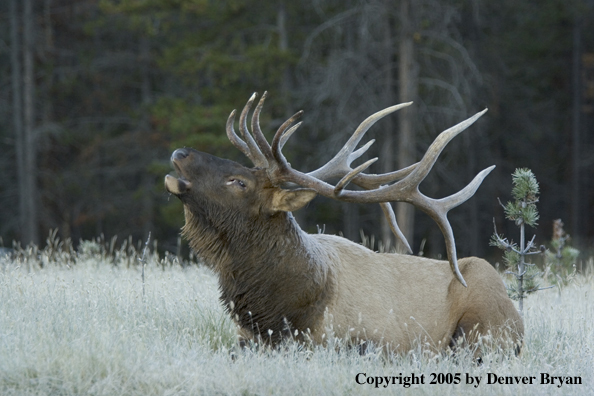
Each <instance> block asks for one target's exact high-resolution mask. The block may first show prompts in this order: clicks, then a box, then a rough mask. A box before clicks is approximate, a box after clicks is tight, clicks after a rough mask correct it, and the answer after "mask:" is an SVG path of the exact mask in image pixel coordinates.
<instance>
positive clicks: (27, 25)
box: [0, 0, 594, 257]
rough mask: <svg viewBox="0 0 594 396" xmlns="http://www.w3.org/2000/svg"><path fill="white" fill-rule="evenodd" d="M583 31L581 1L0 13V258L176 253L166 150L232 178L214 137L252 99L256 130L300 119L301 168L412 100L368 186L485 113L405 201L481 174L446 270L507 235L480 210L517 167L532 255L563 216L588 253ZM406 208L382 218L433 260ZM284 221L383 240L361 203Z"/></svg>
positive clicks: (589, 98) (379, 133)
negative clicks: (79, 248) (104, 245)
mask: <svg viewBox="0 0 594 396" xmlns="http://www.w3.org/2000/svg"><path fill="white" fill-rule="evenodd" d="M593 27H594V1H592V0H572V1H567V0H543V1H539V2H534V1H528V0H513V1H512V0H502V1H497V2H488V1H484V0H451V1H437V0H418V1H413V0H398V1H396V0H394V1H389V0H367V1H354V0H340V1H339V0H304V1H300V2H288V1H282V0H279V1H268V2H262V1H252V0H246V1H238V0H224V1H223V0H217V1H208V0H122V1H115V0H101V1H98V0H38V1H33V0H9V1H4V2H0V237H1V240H0V242H1V244H3V245H4V246H11V244H12V241H13V240H15V241H19V242H20V243H21V244H22V245H23V246H24V245H27V244H28V243H31V242H33V243H36V244H43V241H44V239H45V236H46V235H47V234H48V232H49V230H50V229H57V230H58V231H57V232H58V235H59V236H60V237H61V238H63V239H66V238H71V239H72V240H73V241H74V242H75V243H77V241H79V240H81V239H91V238H94V237H97V236H99V235H104V236H105V238H112V237H113V236H116V235H117V236H118V237H119V238H121V239H125V238H128V236H132V238H133V239H134V240H138V241H141V240H146V238H147V235H148V234H149V232H150V233H151V235H152V237H153V238H154V239H156V240H158V241H159V246H160V248H161V249H165V250H168V251H172V252H176V251H177V249H178V242H177V240H178V238H177V236H178V234H179V228H180V227H181V225H183V210H182V208H181V205H180V203H179V201H178V200H177V199H175V198H172V197H170V196H169V195H168V194H167V193H166V191H165V189H164V187H163V177H164V175H165V174H167V173H169V172H172V169H171V166H170V164H169V157H170V155H171V152H172V150H173V149H175V148H178V147H183V146H189V147H193V148H196V149H198V150H201V151H205V152H208V153H211V154H215V155H218V156H221V157H224V158H230V159H233V160H236V161H239V162H241V163H243V164H245V165H248V161H247V159H245V158H243V157H242V155H241V153H239V152H238V151H237V150H236V149H235V148H234V147H233V146H231V144H230V143H229V141H228V140H227V137H226V135H225V122H226V120H227V117H228V115H229V113H230V112H231V110H232V109H236V108H237V109H241V108H242V107H243V105H244V104H245V102H246V101H247V99H248V98H249V96H250V95H251V94H252V92H254V91H257V92H260V93H261V92H263V91H264V90H267V91H268V92H269V99H268V100H267V103H266V106H265V109H264V111H263V114H262V119H261V124H262V126H263V127H264V128H265V132H266V133H272V132H273V131H274V130H275V129H276V127H278V126H279V125H280V124H281V123H282V122H283V121H284V120H285V119H286V118H288V117H289V116H290V115H292V114H293V113H294V112H296V111H297V110H300V109H303V110H304V111H305V115H304V117H303V121H304V123H303V125H302V127H301V128H300V130H299V132H298V133H297V134H296V135H295V136H294V137H293V138H292V139H291V140H290V141H289V143H288V144H287V145H286V146H285V149H284V152H285V154H286V155H287V157H288V159H289V160H290V161H291V163H292V165H293V166H294V167H295V168H297V169H300V170H304V171H310V170H313V169H316V168H317V167H319V166H320V165H321V164H322V163H324V162H325V161H328V160H329V159H330V158H331V157H332V155H333V154H334V153H335V152H336V151H337V150H338V149H339V148H340V147H341V146H342V144H344V142H345V141H346V140H347V139H348V137H349V136H350V134H351V133H352V132H353V131H354V129H355V128H356V126H357V125H358V124H359V123H360V122H361V121H363V119H365V118H366V117H367V116H368V115H370V114H372V113H374V112H376V111H378V110H380V109H382V108H384V107H387V106H390V105H392V104H395V103H399V102H408V101H414V102H415V103H414V105H413V106H412V107H410V108H408V109H406V110H401V111H400V112H399V113H397V114H396V115H394V116H390V117H389V118H387V119H385V120H382V121H381V122H379V123H378V124H376V126H374V127H373V129H372V130H371V131H370V132H369V135H370V138H375V139H376V140H377V142H376V144H375V145H374V146H372V148H371V149H370V152H371V153H370V154H369V156H368V157H366V158H370V157H371V156H379V157H380V161H379V162H378V164H376V165H374V166H376V168H372V169H371V171H372V172H378V173H379V172H384V171H387V170H393V169H396V168H401V167H403V166H406V165H410V164H412V163H413V162H415V161H417V160H419V159H420V158H421V156H422V154H423V153H424V152H425V150H426V148H427V147H428V146H429V144H430V143H431V142H432V141H433V139H434V138H435V137H436V136H437V135H438V133H439V132H441V131H442V130H444V129H446V128H448V127H450V126H452V125H454V124H456V123H458V122H460V121H462V120H464V119H466V118H468V117H470V116H471V115H473V114H474V113H476V112H478V111H480V110H482V109H484V108H489V111H488V112H487V114H486V115H485V116H483V117H482V118H481V119H480V120H479V121H478V122H477V123H475V124H474V125H473V126H472V127H471V128H470V129H469V130H468V131H466V132H464V133H463V134H462V135H461V136H460V137H458V138H457V139H455V140H454V141H452V142H451V143H450V144H449V145H448V147H447V148H446V150H445V151H444V153H443V154H442V155H441V156H440V158H439V160H438V161H437V163H436V165H435V167H434V170H433V171H432V172H431V174H430V176H429V177H428V178H427V179H426V181H425V182H424V183H423V184H422V185H421V191H422V192H424V193H425V194H427V195H429V196H431V197H442V196H446V195H449V194H451V193H453V192H455V191H458V190H460V189H461V188H462V187H463V186H465V185H466V184H467V183H468V182H470V180H471V179H472V178H473V177H474V175H475V174H476V173H478V172H479V171H480V170H481V169H484V168H486V167H487V166H490V165H492V164H495V165H497V168H496V169H495V170H494V171H493V172H492V173H491V174H490V175H489V176H488V177H487V179H486V180H485V182H484V183H483V185H482V186H481V187H480V189H479V190H478V192H477V193H476V195H475V197H474V198H473V199H471V200H470V201H469V202H467V203H465V204H464V205H462V206H461V207H459V208H457V209H455V210H453V211H452V212H451V214H450V215H449V218H450V221H451V223H452V226H453V229H454V234H455V236H456V240H457V247H458V250H459V254H460V256H467V255H477V256H482V257H496V255H497V254H499V253H498V252H497V249H495V248H493V247H489V239H490V235H491V234H492V233H493V218H495V222H496V223H497V226H498V230H501V231H503V232H504V233H506V230H507V228H508V227H514V226H513V224H511V225H508V224H506V223H507V222H506V221H505V219H504V218H503V210H502V209H501V207H500V206H499V202H498V199H497V198H498V197H499V198H501V201H504V202H505V201H507V200H508V199H509V194H510V193H509V191H510V190H511V173H512V172H513V171H514V169H516V168H519V167H526V168H530V169H532V170H533V172H534V174H535V175H536V177H537V178H538V180H539V182H540V185H541V200H540V202H539V204H538V205H539V210H540V214H541V218H540V220H539V230H538V232H537V234H538V237H537V243H538V244H543V243H544V242H545V241H546V240H548V239H550V237H551V232H552V222H553V220H554V219H558V218H561V219H563V221H564V223H565V225H566V230H567V231H568V233H570V234H571V235H572V239H573V241H572V243H573V244H574V245H576V246H578V247H579V248H581V249H583V250H587V251H588V250H590V253H591V250H592V247H594V222H592V221H590V219H592V215H593V210H594V29H593ZM269 136H270V135H269ZM411 208H412V207H410V206H408V205H404V206H399V207H398V209H397V217H398V221H399V224H400V225H401V226H402V228H403V229H404V231H405V234H406V235H407V236H408V239H409V242H411V246H412V248H413V250H414V251H415V253H418V252H419V251H420V250H422V251H423V254H425V255H428V256H432V257H439V256H440V255H441V256H443V255H444V252H445V248H444V243H443V238H442V236H441V233H440V231H439V229H438V228H437V227H436V226H435V224H434V223H433V222H432V221H431V219H429V218H428V217H427V216H426V215H424V214H423V213H420V212H419V211H412V210H411ZM296 215H297V216H298V220H299V222H300V223H301V225H302V226H303V228H304V229H306V230H308V231H310V232H316V230H317V226H319V227H320V228H325V232H327V233H339V232H342V233H343V234H344V235H345V236H346V237H348V238H350V239H352V240H355V241H360V240H361V236H360V232H361V231H362V232H363V234H365V235H368V236H369V235H374V236H375V237H376V240H382V241H384V243H388V242H387V241H388V240H389V239H390V238H391V236H390V233H389V230H388V228H387V227H386V225H385V224H384V222H383V220H381V219H382V214H381V210H380V208H379V206H378V205H354V204H343V203H337V202H333V201H330V200H328V199H325V198H320V197H319V198H316V199H315V200H314V201H313V202H312V203H311V204H310V205H309V206H308V207H307V208H305V209H303V210H301V211H299V212H297V213H296ZM510 230H511V229H510ZM509 233H511V231H510V232H508V234H509ZM538 239H540V241H539V240H538ZM376 248H377V247H376Z"/></svg>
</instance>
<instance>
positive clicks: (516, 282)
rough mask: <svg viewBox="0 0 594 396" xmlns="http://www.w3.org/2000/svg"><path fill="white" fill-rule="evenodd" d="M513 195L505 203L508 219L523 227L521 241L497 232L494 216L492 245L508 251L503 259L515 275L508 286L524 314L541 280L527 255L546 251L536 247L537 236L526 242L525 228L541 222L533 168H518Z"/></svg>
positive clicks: (510, 272)
mask: <svg viewBox="0 0 594 396" xmlns="http://www.w3.org/2000/svg"><path fill="white" fill-rule="evenodd" d="M512 182H513V188H512V196H513V198H514V200H513V201H509V202H508V203H507V204H506V205H503V204H501V201H500V202H499V203H500V204H501V206H503V209H504V212H505V218H506V219H508V220H511V221H513V222H515V224H516V225H517V226H518V227H519V228H520V244H519V245H518V244H516V243H514V242H513V241H511V242H510V241H508V240H507V238H504V237H503V235H500V234H498V233H497V227H496V226H495V219H493V226H494V227H495V233H494V234H493V236H492V238H491V243H490V244H491V246H497V247H498V248H500V249H502V250H503V251H504V254H503V260H504V262H505V264H506V267H507V270H506V274H510V275H512V276H513V277H512V281H511V282H510V284H509V285H508V286H507V290H508V294H509V296H510V298H512V299H514V300H517V301H518V303H519V311H520V314H521V315H523V310H524V298H526V297H527V296H528V294H530V293H534V292H535V291H537V290H540V287H539V285H538V282H537V279H536V278H537V276H538V275H539V272H538V270H537V269H536V267H535V265H534V264H532V263H530V262H527V261H526V257H527V256H531V255H535V254H540V253H542V252H543V251H544V247H541V248H540V249H536V246H535V244H534V239H535V237H536V235H534V236H533V237H532V239H531V240H530V241H529V242H528V243H527V244H526V230H525V227H526V226H527V225H528V226H530V227H533V228H534V227H535V226H536V225H537V224H538V223H537V221H538V217H539V216H538V210H537V208H536V203H537V202H538V194H539V187H538V182H537V181H536V177H534V174H533V173H532V171H531V170H530V169H522V168H520V169H516V171H515V172H514V173H513V174H512Z"/></svg>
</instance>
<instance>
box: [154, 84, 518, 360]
mask: <svg viewBox="0 0 594 396" xmlns="http://www.w3.org/2000/svg"><path fill="white" fill-rule="evenodd" d="M264 97H265V95H264V96H263V97H262V99H261V100H260V103H259V104H258V106H257V107H256V109H255V111H254V114H253V116H252V133H253V135H252V134H251V133H250V131H249V129H248V126H247V116H248V113H249V112H250V110H251V107H252V104H253V101H254V99H255V95H254V96H252V98H251V99H250V100H249V101H248V103H247V105H246V106H245V108H244V110H243V112H242V114H241V117H240V121H239V126H240V131H241V134H242V137H243V138H240V137H239V136H238V135H237V134H236V133H235V130H234V128H233V123H234V118H235V111H234V112H232V113H231V115H230V117H229V121H228V123H227V135H228V136H229V138H230V140H231V142H232V143H233V144H234V145H235V146H236V147H238V148H239V149H240V150H241V151H242V152H243V153H244V154H246V155H247V156H248V157H249V158H250V159H251V160H252V162H253V163H254V165H255V167H254V168H246V167H244V166H242V165H240V164H238V163H236V162H233V161H230V160H226V159H221V158H218V157H215V156H212V155H209V154H206V153H202V152H199V151H196V150H193V149H189V148H183V149H178V150H176V151H175V152H174V153H173V155H172V157H171V161H172V163H173V166H174V168H175V169H176V171H177V173H178V176H179V178H175V177H173V176H171V175H167V176H166V177H165V186H166V189H167V190H168V191H169V192H171V193H172V194H174V195H176V196H177V197H179V199H180V200H181V201H182V203H183V206H184V213H185V220H186V224H185V225H184V227H183V228H182V234H183V235H184V236H185V238H187V240H188V241H189V243H190V246H191V248H192V249H193V250H194V251H195V252H196V253H197V254H198V255H199V256H200V257H201V258H202V260H203V261H204V263H206V264H207V265H208V266H209V267H211V268H212V269H213V270H214V271H215V273H216V274H217V275H218V277H219V286H220V291H221V301H222V303H223V304H224V306H225V307H226V308H227V310H228V311H229V313H230V314H231V316H232V317H233V319H234V320H235V322H236V323H237V325H238V327H239V335H240V337H241V338H243V339H254V340H263V341H264V342H270V343H272V344H277V343H279V342H280V341H282V340H283V339H286V338H289V337H293V338H297V339H302V338H308V339H311V340H313V341H314V342H316V343H323V342H324V339H325V338H326V337H327V336H328V335H329V334H328V333H329V332H331V333H333V335H335V336H338V337H340V338H345V339H347V340H350V341H353V342H355V343H361V342H367V341H372V342H373V343H374V344H375V345H385V346H387V347H388V348H389V349H391V350H394V351H399V352H406V351H408V350H410V349H411V348H412V347H413V346H414V343H415V342H416V341H421V342H422V343H423V344H426V345H429V347H430V348H432V349H434V350H436V351H438V350H443V349H445V348H447V347H448V346H449V345H450V346H451V345H454V344H455V343H456V340H457V338H458V337H460V336H464V337H465V339H466V340H467V341H468V342H471V343H472V342H477V341H478V340H479V338H481V337H483V336H487V335H490V336H491V340H495V341H496V342H497V343H499V344H500V345H502V346H504V347H511V346H515V347H516V348H519V346H520V344H521V339H522V336H523V331H524V328H523V323H522V319H521V317H520V316H519V314H518V312H517V310H516V309H515V307H514V305H513V303H512V302H511V300H510V299H509V298H508V296H507V293H506V290H505V287H504V285H503V282H502V281H501V278H500V277H499V275H498V274H497V272H496V271H495V270H494V269H493V267H492V266H491V265H490V264H489V263H487V262H486V261H484V260H482V259H479V258H474V257H473V258H465V259H461V260H459V261H458V260H457V258H456V250H455V243H454V237H453V233H452V230H451V227H450V225H449V222H448V220H447V218H446V214H447V212H448V210H449V209H451V208H453V207H455V206H458V205H459V204H461V203H462V202H464V201H466V200H467V199H468V198H470V197H471V196H472V195H473V194H474V192H475V191H476V189H477V188H478V186H479V185H480V183H481V182H482V180H483V179H484V177H486V175H487V174H488V173H489V172H490V170H491V169H492V168H493V167H491V168H488V169H486V170H484V171H483V172H481V173H479V174H478V175H477V176H476V177H475V179H474V180H473V181H472V182H471V183H470V184H469V185H468V186H467V187H466V188H464V189H463V190H461V191H460V192H458V193H456V194H454V195H452V196H450V197H446V198H443V199H440V200H435V199H432V198H429V197H426V196H424V195H423V194H421V193H420V192H419V190H418V185H419V183H420V182H421V181H422V180H423V179H424V178H425V176H426V175H427V173H428V172H429V170H430V169H431V167H432V166H433V164H434V163H435V161H436V159H437V156H438V155H439V153H440V152H441V150H442V149H443V147H445V145H446V144H447V143H448V142H449V141H450V140H451V139H452V138H453V137H454V136H456V135H457V134H458V133H460V132H461V131H462V130H464V129H465V128H466V127H468V126H469V125H470V124H472V123H473V122H474V121H475V120H476V119H477V118H478V117H479V116H480V115H481V114H482V113H479V114H477V115H476V116H474V117H472V118H470V119H468V120H466V121H464V122H462V123H460V124H458V125H456V126H455V127H452V128H450V129H449V130H446V131H444V132H443V133H442V134H440V135H439V136H438V137H437V138H436V140H435V142H434V143H433V144H432V145H431V146H430V148H429V150H428V151H427V153H426V154H425V156H424V157H423V159H422V160H421V161H420V162H418V163H417V164H414V165H411V166H410V167H408V168H405V169H403V170H399V171H395V172H391V173H386V174H381V175H374V174H366V173H363V172H364V170H365V169H366V168H367V167H368V166H369V165H370V164H371V163H372V162H373V161H374V160H375V159H374V160H370V161H367V162H366V163H365V164H363V165H361V166H359V167H357V168H355V169H352V168H351V167H350V164H351V162H352V161H353V160H355V159H356V158H358V157H359V156H361V155H362V154H363V153H364V152H365V151H366V150H367V148H369V146H370V144H371V143H372V142H370V143H368V144H366V145H364V146H363V147H362V148H360V149H358V150H355V147H356V146H357V145H358V143H359V141H360V140H361V138H362V137H363V135H364V134H365V132H366V131H367V130H368V129H369V128H370V127H371V126H372V125H373V124H374V123H375V122H376V121H377V120H379V119H380V118H381V117H383V116H385V115H387V114H389V113H391V112H393V111H395V110H398V109H399V108H401V107H404V106H406V105H408V104H404V105H398V106H393V107H390V108H387V109H385V110H382V111H380V112H378V113H376V114H374V115H372V116H370V117H369V118H368V119H366V120H365V121H364V122H363V123H362V124H361V125H360V126H359V128H358V129H357V130H356V131H355V133H354V134H353V136H352V137H351V138H350V140H349V141H348V142H347V144H346V145H345V146H344V147H343V149H342V150H340V152H339V153H338V154H337V155H336V156H335V157H334V158H333V159H332V160H331V161H329V162H328V163H327V164H326V165H324V166H323V167H321V168H320V169H318V170H316V171H313V172H310V173H307V174H305V173H302V172H299V171H297V170H295V169H293V168H292V167H291V166H290V164H289V163H288V162H287V161H286V160H285V158H284V156H283V155H282V152H281V149H282V146H283V145H284V143H285V142H286V140H287V139H288V137H289V136H290V135H291V134H292V133H293V132H294V131H295V130H296V129H297V127H298V126H299V124H297V125H295V126H293V127H291V125H292V124H293V123H294V122H295V119H296V118H297V117H298V116H299V115H300V113H297V114H296V115H295V116H293V117H292V118H290V119H289V120H287V121H286V122H285V123H284V124H283V125H282V126H281V127H280V128H279V130H278V131H277V133H276V135H275V137H274V139H273V141H272V144H271V145H269V144H268V142H267V141H266V139H265V138H264V136H263V134H262V132H261V130H260V126H259V114H260V111H261V109H262V105H263V102H264ZM332 179H340V180H339V181H338V183H336V185H331V184H328V182H329V181H330V180H332ZM349 183H354V184H357V185H359V186H360V187H362V188H363V190H356V191H355V190H347V189H346V188H345V187H346V186H347V185H348V184H349ZM295 187H297V188H295ZM317 194H321V195H324V196H327V197H330V198H333V199H338V200H343V201H347V202H368V203H380V204H381V205H382V209H383V210H384V213H385V215H386V216H387V218H388V219H389V221H390V224H391V226H392V230H393V231H394V233H395V234H396V235H397V236H398V237H400V238H401V240H402V241H403V242H404V243H405V244H407V243H406V240H404V239H403V237H402V234H401V232H400V230H399V229H398V225H397V223H396V220H395V217H394V213H393V211H392V207H391V205H390V204H389V202H391V201H405V202H409V203H412V204H413V205H415V206H417V207H418V208H420V209H422V210H423V211H425V212H426V213H428V214H429V215H430V216H431V217H432V218H433V219H434V220H435V221H436V222H437V223H438V225H439V227H440V229H441V230H442V232H443V234H444V237H445V240H446V247H447V252H448V258H449V264H448V262H447V261H438V260H431V259H427V258H421V257H415V256H412V255H402V254H395V253H390V254H388V253H376V252H373V251H371V250H369V249H367V248H365V247H363V246H361V245H359V244H356V243H353V242H351V241H349V240H347V239H345V238H342V237H338V236H333V235H324V234H308V233H306V232H304V231H303V230H302V229H301V228H300V227H299V225H298V224H297V222H296V221H295V219H294V218H293V216H292V214H291V212H292V211H295V210H298V209H300V208H301V207H303V206H304V205H306V204H307V203H308V202H310V201H311V200H312V199H313V198H314V197H315V196H316V195H317ZM326 339H327V338H326Z"/></svg>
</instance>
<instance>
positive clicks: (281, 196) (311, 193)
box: [271, 188, 317, 212]
mask: <svg viewBox="0 0 594 396" xmlns="http://www.w3.org/2000/svg"><path fill="white" fill-rule="evenodd" d="M316 195H317V193H316V191H315V190H312V189H310V188H298V189H297V190H283V189H281V188H278V189H275V191H274V193H273V194H272V204H271V209H272V210H274V211H283V212H294V211H296V210H297V209H301V208H302V207H304V206H305V205H306V204H308V203H309V201H311V200H312V199H314V198H315V197H316Z"/></svg>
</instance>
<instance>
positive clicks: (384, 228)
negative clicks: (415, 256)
mask: <svg viewBox="0 0 594 396" xmlns="http://www.w3.org/2000/svg"><path fill="white" fill-rule="evenodd" d="M384 7H385V8H384V23H385V26H384V50H383V51H384V55H385V57H386V59H385V60H384V62H385V64H386V66H387V67H386V74H385V76H384V87H383V96H384V98H383V102H384V104H383V107H388V106H392V105H394V93H393V91H392V89H393V85H394V78H393V76H392V73H393V72H392V64H393V60H394V42H393V40H392V21H391V18H390V14H389V13H388V12H387V10H389V9H390V1H389V0H386V1H385V2H384ZM383 123H384V125H385V127H384V128H385V129H384V131H385V132H384V134H383V137H382V148H381V152H380V158H381V159H382V172H383V173H388V172H392V171H393V170H394V138H393V136H394V123H393V122H392V117H386V119H385V120H384V121H383ZM380 216H381V217H380V218H381V239H382V242H383V244H384V249H385V251H386V252H389V251H390V248H391V247H392V246H394V235H392V230H391V229H390V224H389V223H388V221H387V220H386V217H385V216H383V215H380Z"/></svg>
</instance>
